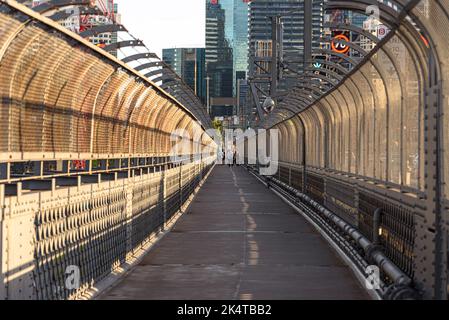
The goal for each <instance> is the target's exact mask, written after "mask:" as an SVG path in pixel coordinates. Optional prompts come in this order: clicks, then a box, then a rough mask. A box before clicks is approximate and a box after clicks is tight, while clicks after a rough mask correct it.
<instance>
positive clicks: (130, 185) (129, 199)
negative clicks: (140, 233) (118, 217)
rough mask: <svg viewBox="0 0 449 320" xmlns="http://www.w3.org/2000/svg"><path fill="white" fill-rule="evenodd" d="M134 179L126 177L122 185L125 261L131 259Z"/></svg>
mask: <svg viewBox="0 0 449 320" xmlns="http://www.w3.org/2000/svg"><path fill="white" fill-rule="evenodd" d="M134 179H135V178H134V177H131V176H129V175H128V179H126V182H125V183H124V186H123V187H124V188H125V190H124V192H125V193H126V260H127V261H129V260H130V259H132V254H133V246H132V233H133V224H132V223H133V221H132V220H133V189H134Z"/></svg>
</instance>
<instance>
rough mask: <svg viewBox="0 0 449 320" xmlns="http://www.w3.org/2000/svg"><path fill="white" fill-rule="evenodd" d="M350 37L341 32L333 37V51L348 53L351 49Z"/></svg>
mask: <svg viewBox="0 0 449 320" xmlns="http://www.w3.org/2000/svg"><path fill="white" fill-rule="evenodd" d="M348 43H349V38H348V37H347V36H345V35H344V34H339V35H337V36H335V37H334V38H333V39H332V43H331V47H332V51H334V52H337V53H346V52H348V51H349V46H348Z"/></svg>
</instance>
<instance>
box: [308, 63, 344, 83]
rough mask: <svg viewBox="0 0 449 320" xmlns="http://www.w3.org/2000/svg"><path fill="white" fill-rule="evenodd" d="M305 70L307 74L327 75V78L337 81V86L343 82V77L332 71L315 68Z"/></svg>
mask: <svg viewBox="0 0 449 320" xmlns="http://www.w3.org/2000/svg"><path fill="white" fill-rule="evenodd" d="M304 70H305V71H306V72H311V73H314V72H320V73H325V74H326V75H327V76H329V77H331V78H332V80H334V81H336V83H337V84H338V83H339V82H340V81H341V80H343V76H341V75H339V74H338V73H336V72H334V71H332V70H329V69H316V68H313V67H312V68H310V67H308V68H305V69H304Z"/></svg>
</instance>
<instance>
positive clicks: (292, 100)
mask: <svg viewBox="0 0 449 320" xmlns="http://www.w3.org/2000/svg"><path fill="white" fill-rule="evenodd" d="M286 105H293V106H296V105H299V107H298V108H297V109H298V110H297V111H296V112H295V114H297V113H300V112H301V111H303V110H304V109H305V108H307V106H308V105H310V102H309V101H306V100H305V98H302V97H299V96H296V97H289V98H288V99H286V100H285V101H284V102H283V103H282V105H279V108H281V107H285V106H286Z"/></svg>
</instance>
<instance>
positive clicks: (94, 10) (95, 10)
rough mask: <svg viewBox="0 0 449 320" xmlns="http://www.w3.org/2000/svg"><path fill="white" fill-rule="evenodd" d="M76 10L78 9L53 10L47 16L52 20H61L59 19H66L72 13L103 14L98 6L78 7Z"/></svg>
mask: <svg viewBox="0 0 449 320" xmlns="http://www.w3.org/2000/svg"><path fill="white" fill-rule="evenodd" d="M78 10H79V12H75V11H74V10H72V11H69V10H64V11H58V12H55V13H54V14H53V15H51V16H49V18H50V19H52V20H54V21H61V20H65V19H67V18H68V17H70V16H71V15H72V14H80V15H87V14H92V15H103V11H101V10H100V9H99V8H98V7H94V8H92V7H79V8H78Z"/></svg>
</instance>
